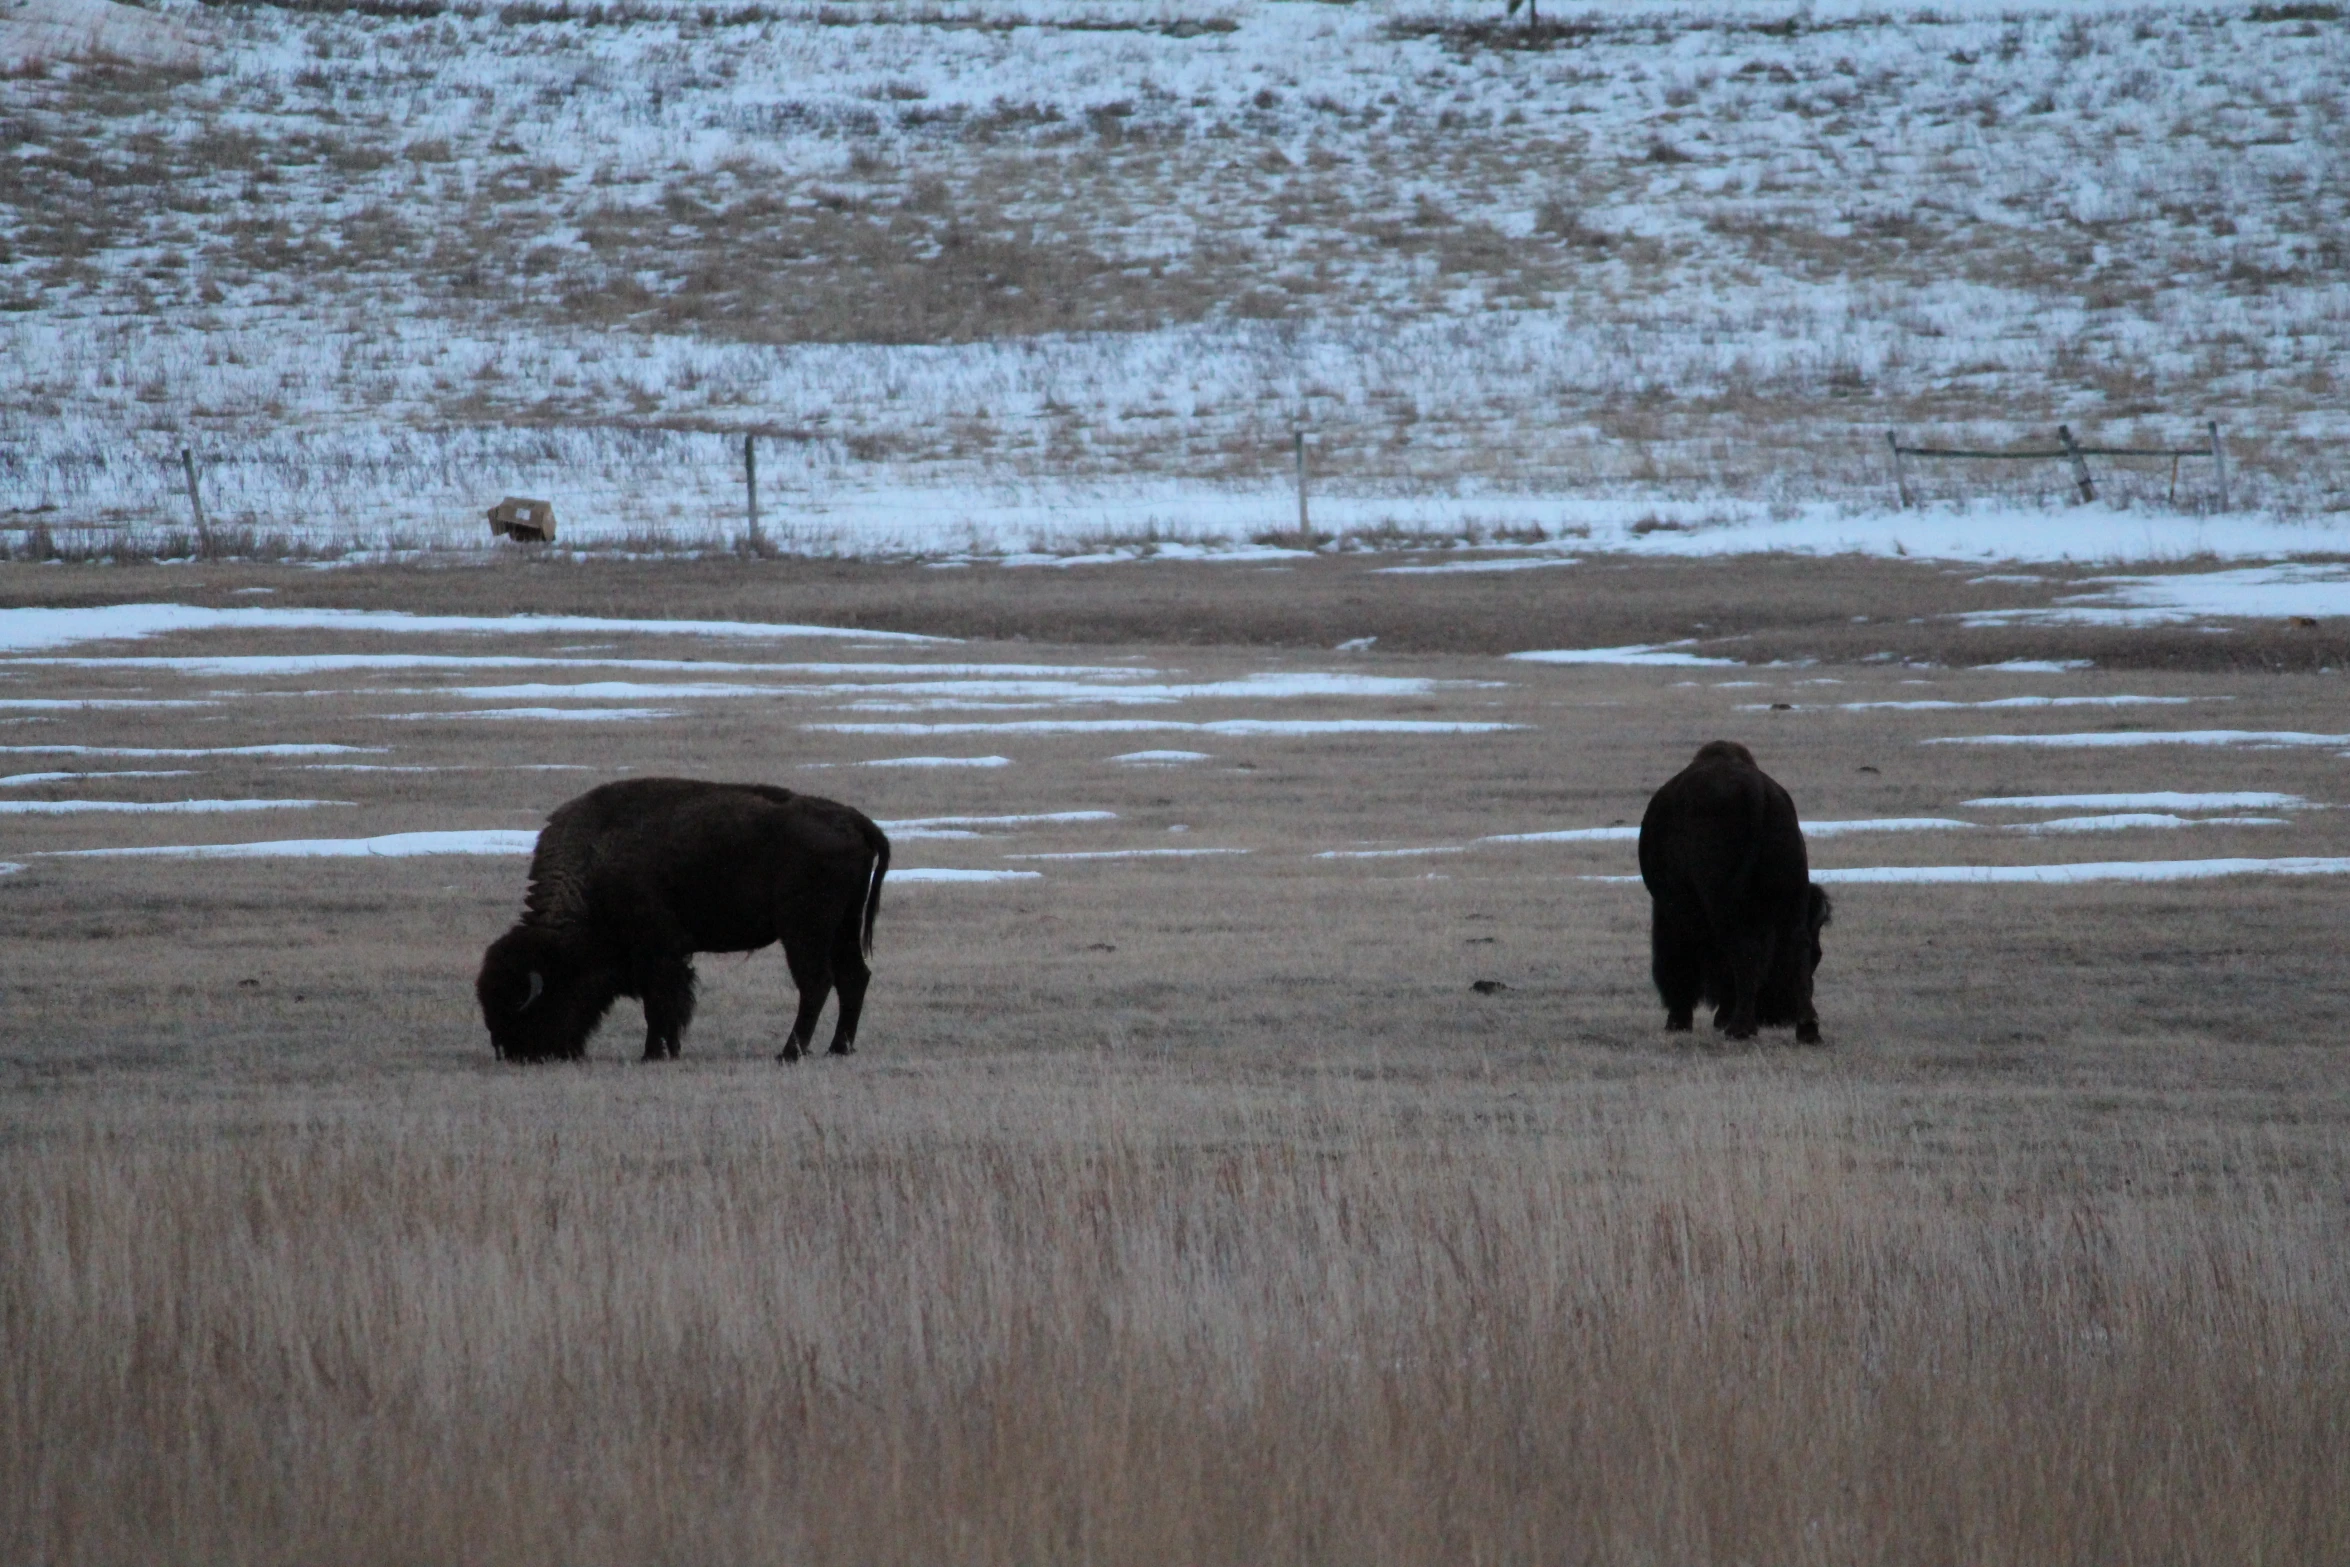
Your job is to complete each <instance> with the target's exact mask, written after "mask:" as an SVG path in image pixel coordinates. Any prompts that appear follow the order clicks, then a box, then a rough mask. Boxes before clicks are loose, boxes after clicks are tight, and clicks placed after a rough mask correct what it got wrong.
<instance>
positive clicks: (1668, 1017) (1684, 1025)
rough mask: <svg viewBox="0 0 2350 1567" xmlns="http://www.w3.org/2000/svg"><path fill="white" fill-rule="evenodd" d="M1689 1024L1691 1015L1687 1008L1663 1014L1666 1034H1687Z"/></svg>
mask: <svg viewBox="0 0 2350 1567" xmlns="http://www.w3.org/2000/svg"><path fill="white" fill-rule="evenodd" d="M1690 1022H1691V1014H1690V1011H1689V1009H1688V1008H1687V1007H1682V1008H1680V1009H1679V1010H1677V1011H1672V1012H1667V1013H1666V1014H1665V1032H1666V1033H1668V1034H1686V1033H1688V1032H1689V1025H1690Z"/></svg>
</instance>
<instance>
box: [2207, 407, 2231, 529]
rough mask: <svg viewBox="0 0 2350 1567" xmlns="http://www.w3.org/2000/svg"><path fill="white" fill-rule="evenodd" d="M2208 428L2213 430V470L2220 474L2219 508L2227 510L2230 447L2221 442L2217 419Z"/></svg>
mask: <svg viewBox="0 0 2350 1567" xmlns="http://www.w3.org/2000/svg"><path fill="white" fill-rule="evenodd" d="M2206 428H2208V429H2209V430H2210V431H2211V466H2212V471H2213V472H2215V473H2217V474H2218V475H2219V509H2220V510H2221V511H2226V510H2227V509H2228V449H2227V447H2225V446H2224V445H2222V444H2221V443H2220V438H2219V421H2218V420H2217V419H2214V420H2212V421H2211V422H2210V423H2209V425H2208V426H2206Z"/></svg>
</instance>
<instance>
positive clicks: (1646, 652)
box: [1503, 639, 1742, 668]
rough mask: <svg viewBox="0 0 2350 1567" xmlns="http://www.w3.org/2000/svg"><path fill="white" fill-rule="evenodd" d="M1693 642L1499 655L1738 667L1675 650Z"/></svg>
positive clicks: (1553, 661)
mask: <svg viewBox="0 0 2350 1567" xmlns="http://www.w3.org/2000/svg"><path fill="white" fill-rule="evenodd" d="M1696 645H1697V644H1696V641H1695V639H1691V640H1688V641H1683V642H1657V643H1648V644H1635V645H1633V646H1630V647H1578V648H1554V649H1552V650H1550V651H1548V652H1536V653H1507V654H1504V655H1503V656H1504V657H1505V658H1514V659H1519V660H1522V661H1524V662H1525V663H1529V664H1645V665H1659V666H1671V667H1674V668H1689V667H1698V666H1709V667H1714V668H1738V667H1742V666H1741V665H1740V661H1739V660H1737V659H1734V658H1701V657H1700V656H1698V655H1697V654H1695V653H1682V652H1677V651H1675V650H1676V649H1678V648H1685V647H1694V646H1696Z"/></svg>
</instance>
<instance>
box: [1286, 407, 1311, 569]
mask: <svg viewBox="0 0 2350 1567" xmlns="http://www.w3.org/2000/svg"><path fill="white" fill-rule="evenodd" d="M1290 439H1291V441H1292V443H1293V444H1294V445H1295V447H1296V450H1297V538H1298V544H1299V547H1300V548H1303V549H1312V548H1313V547H1314V530H1313V529H1312V528H1310V527H1308V526H1307V525H1306V427H1305V426H1304V425H1302V424H1301V425H1299V426H1298V427H1297V428H1296V429H1294V430H1293V431H1291V432H1290Z"/></svg>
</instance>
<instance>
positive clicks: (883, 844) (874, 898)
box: [864, 822, 889, 957]
mask: <svg viewBox="0 0 2350 1567" xmlns="http://www.w3.org/2000/svg"><path fill="white" fill-rule="evenodd" d="M864 829H865V846H866V847H867V848H869V849H871V850H872V851H873V863H872V867H871V869H870V870H869V871H868V872H867V880H866V883H865V937H864V950H865V956H867V957H871V956H873V922H874V921H875V920H876V919H878V918H880V917H881V878H882V877H884V876H887V875H888V874H889V836H888V835H887V834H886V833H884V832H883V831H882V830H881V829H880V828H878V827H876V826H874V825H873V824H872V823H871V822H866V823H865V824H864Z"/></svg>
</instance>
